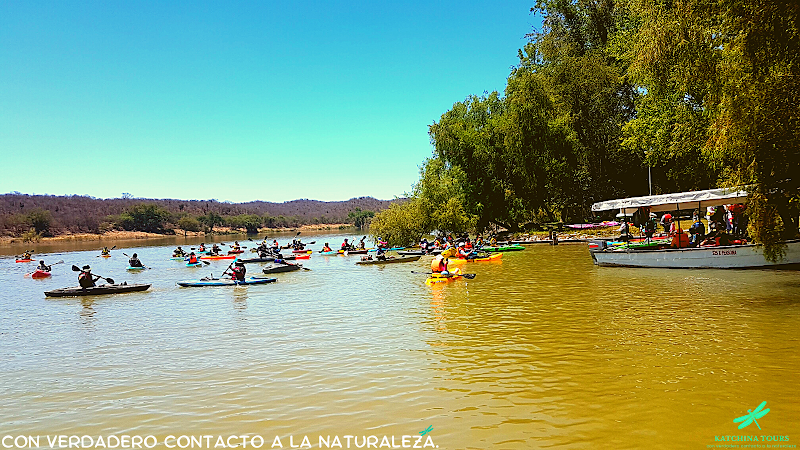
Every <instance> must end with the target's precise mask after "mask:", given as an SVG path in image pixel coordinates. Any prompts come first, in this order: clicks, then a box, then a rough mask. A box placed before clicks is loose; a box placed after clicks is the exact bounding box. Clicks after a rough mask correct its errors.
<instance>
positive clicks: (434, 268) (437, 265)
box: [431, 255, 450, 275]
mask: <svg viewBox="0 0 800 450" xmlns="http://www.w3.org/2000/svg"><path fill="white" fill-rule="evenodd" d="M431 272H433V273H440V274H442V275H450V272H448V271H447V258H445V257H443V256H442V255H436V256H434V258H433V260H431Z"/></svg>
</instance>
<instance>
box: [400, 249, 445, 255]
mask: <svg viewBox="0 0 800 450" xmlns="http://www.w3.org/2000/svg"><path fill="white" fill-rule="evenodd" d="M439 253H442V250H431V251H429V252H424V251H422V250H401V251H399V252H397V254H398V255H400V256H409V255H438V254H439Z"/></svg>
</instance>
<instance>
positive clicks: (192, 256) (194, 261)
mask: <svg viewBox="0 0 800 450" xmlns="http://www.w3.org/2000/svg"><path fill="white" fill-rule="evenodd" d="M133 256H136V254H135V253H134V254H133ZM188 262H189V264H197V255H195V254H194V252H191V253H189V261H188Z"/></svg>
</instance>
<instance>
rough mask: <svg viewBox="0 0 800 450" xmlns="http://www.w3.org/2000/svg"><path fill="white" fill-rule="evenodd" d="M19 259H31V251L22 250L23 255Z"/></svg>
mask: <svg viewBox="0 0 800 450" xmlns="http://www.w3.org/2000/svg"><path fill="white" fill-rule="evenodd" d="M19 259H31V252H22V255H21V256H20V257H19Z"/></svg>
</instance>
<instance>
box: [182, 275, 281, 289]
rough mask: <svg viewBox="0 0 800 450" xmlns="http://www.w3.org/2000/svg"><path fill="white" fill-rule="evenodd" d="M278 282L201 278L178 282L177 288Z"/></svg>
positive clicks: (273, 280) (266, 279)
mask: <svg viewBox="0 0 800 450" xmlns="http://www.w3.org/2000/svg"><path fill="white" fill-rule="evenodd" d="M275 281H278V279H277V278H255V277H250V278H245V280H244V281H237V280H231V279H230V278H202V279H200V280H186V281H178V283H177V284H178V286H182V287H205V286H240V285H244V286H246V285H248V284H266V283H274V282H275Z"/></svg>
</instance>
